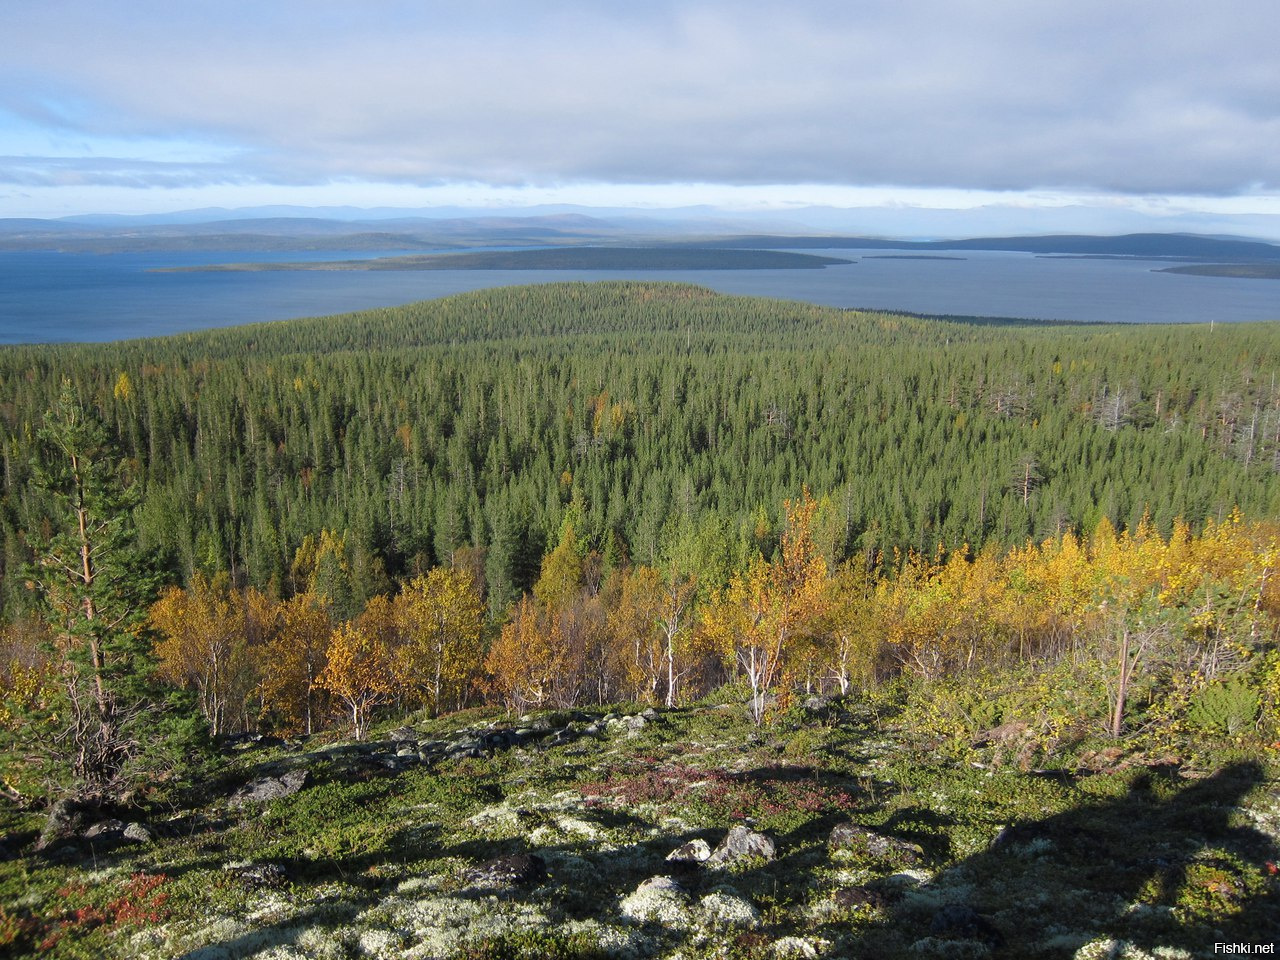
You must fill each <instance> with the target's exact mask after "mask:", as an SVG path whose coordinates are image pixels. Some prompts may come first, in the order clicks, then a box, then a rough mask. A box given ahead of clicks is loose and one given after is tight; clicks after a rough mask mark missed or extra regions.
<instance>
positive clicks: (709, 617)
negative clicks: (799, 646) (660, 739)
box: [702, 490, 830, 724]
mask: <svg viewBox="0 0 1280 960" xmlns="http://www.w3.org/2000/svg"><path fill="white" fill-rule="evenodd" d="M816 507H817V504H816V503H815V502H814V500H813V498H812V497H811V496H810V495H809V492H808V490H805V491H804V494H803V496H802V497H801V499H800V500H798V501H794V502H793V501H790V500H788V501H787V503H786V512H787V527H786V529H785V530H784V531H783V534H782V540H781V543H780V544H779V547H778V556H777V558H776V559H774V560H772V561H769V562H766V561H765V560H763V559H762V558H760V557H757V558H756V559H755V560H754V561H753V562H752V563H751V565H750V566H749V567H748V569H747V570H746V571H745V572H743V573H739V574H737V575H735V576H734V577H733V579H732V580H731V581H730V583H729V586H728V587H727V588H726V589H725V590H723V591H721V592H720V593H719V594H718V595H717V596H716V597H715V598H714V599H713V600H712V602H711V603H710V604H709V605H708V607H707V609H706V611H705V612H704V614H703V618H702V627H703V632H704V636H705V637H706V638H707V639H708V640H709V641H710V642H711V644H712V645H713V646H714V647H715V648H716V649H717V650H719V652H720V654H721V656H722V657H723V658H724V659H725V660H726V661H733V662H735V663H736V664H737V666H738V667H739V669H741V670H742V672H743V674H744V675H745V676H746V678H747V682H748V683H749V684H750V685H751V704H750V709H751V717H752V719H753V720H754V721H755V722H756V723H757V724H759V723H763V722H764V715H765V710H766V706H767V704H766V696H767V694H768V692H769V691H770V690H772V689H773V688H774V687H775V686H776V685H777V683H778V681H779V679H780V678H781V675H782V671H783V667H784V665H785V664H786V662H787V658H788V656H789V655H790V654H791V653H792V646H793V645H794V644H795V643H796V642H797V641H798V640H799V639H800V638H803V637H805V636H806V635H808V634H810V633H811V632H813V631H815V630H817V629H818V628H819V625H820V623H821V620H822V617H823V615H824V614H825V613H826V611H827V609H828V607H829V605H830V594H829V592H828V589H827V564H826V561H825V560H824V559H823V558H822V555H821V554H820V553H819V552H818V550H817V549H816V548H815V546H814V542H813V536H812V532H811V527H812V521H813V514H814V511H815V509H816Z"/></svg>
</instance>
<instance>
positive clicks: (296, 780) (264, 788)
mask: <svg viewBox="0 0 1280 960" xmlns="http://www.w3.org/2000/svg"><path fill="white" fill-rule="evenodd" d="M309 779H310V774H309V773H308V772H307V771H306V770H290V771H289V772H288V773H286V774H283V775H281V776H279V777H263V778H262V779H261V780H254V781H253V782H252V783H246V784H245V785H244V786H243V787H241V788H240V789H239V790H237V791H236V792H235V793H233V794H232V795H231V806H233V807H241V806H244V805H245V804H247V803H267V802H268V801H271V800H279V799H281V798H283V797H291V796H293V795H294V794H295V793H297V792H298V791H299V790H301V789H302V788H303V787H305V786H306V785H307V781H308V780H309Z"/></svg>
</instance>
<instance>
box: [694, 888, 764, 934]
mask: <svg viewBox="0 0 1280 960" xmlns="http://www.w3.org/2000/svg"><path fill="white" fill-rule="evenodd" d="M698 917H699V919H700V920H701V921H702V922H703V923H705V924H707V925H710V926H713V927H754V926H756V925H757V924H759V923H760V911H759V910H757V909H756V907H755V904H753V903H752V902H751V901H750V900H748V899H746V898H745V897H744V896H742V894H740V893H739V892H738V891H737V890H735V889H733V887H729V886H719V887H716V888H715V889H714V890H712V891H711V892H710V893H708V894H707V895H706V896H705V897H703V898H702V899H701V900H700V901H699V902H698Z"/></svg>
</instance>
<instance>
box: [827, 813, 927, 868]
mask: <svg viewBox="0 0 1280 960" xmlns="http://www.w3.org/2000/svg"><path fill="white" fill-rule="evenodd" d="M827 844H828V846H829V847H830V848H831V849H832V850H852V851H854V852H858V853H866V854H868V855H870V856H873V857H893V858H896V859H898V860H900V861H902V862H903V863H919V862H920V860H921V858H923V857H924V851H923V850H922V849H921V848H920V847H918V846H916V845H915V844H914V843H910V842H908V841H906V840H899V839H898V838H897V837H889V836H885V835H884V834H882V833H876V832H875V831H874V830H872V829H870V828H868V827H864V826H862V825H861V824H857V823H853V822H848V823H838V824H836V826H835V828H834V829H833V830H832V831H831V837H830V839H829V840H828V841H827Z"/></svg>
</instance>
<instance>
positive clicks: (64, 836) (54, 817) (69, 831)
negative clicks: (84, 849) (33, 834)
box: [36, 799, 88, 850]
mask: <svg viewBox="0 0 1280 960" xmlns="http://www.w3.org/2000/svg"><path fill="white" fill-rule="evenodd" d="M87 820H88V816H87V814H86V811H85V808H84V806H83V805H81V804H79V803H77V802H76V801H74V800H67V799H63V800H59V801H58V802H57V803H55V804H54V805H53V806H52V807H51V808H50V809H49V814H48V816H47V817H46V818H45V822H44V829H42V830H41V831H40V839H39V840H37V841H36V850H47V849H49V848H50V847H52V846H54V845H55V844H57V843H61V842H62V841H64V840H72V839H74V838H76V837H77V836H79V835H80V834H81V833H82V832H83V831H84V829H85V823H86V821H87Z"/></svg>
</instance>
